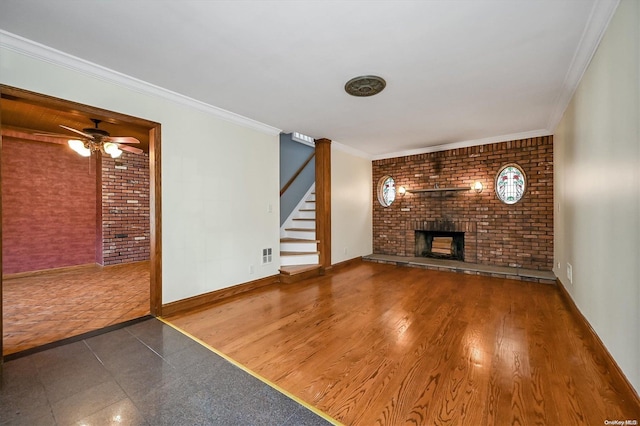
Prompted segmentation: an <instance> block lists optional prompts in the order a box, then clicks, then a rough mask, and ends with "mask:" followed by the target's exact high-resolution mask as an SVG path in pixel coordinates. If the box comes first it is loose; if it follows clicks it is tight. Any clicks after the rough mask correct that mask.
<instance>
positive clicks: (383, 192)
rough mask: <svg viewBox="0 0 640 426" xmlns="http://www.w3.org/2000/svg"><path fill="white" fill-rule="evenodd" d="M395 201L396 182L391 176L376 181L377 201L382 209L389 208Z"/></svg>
mask: <svg viewBox="0 0 640 426" xmlns="http://www.w3.org/2000/svg"><path fill="white" fill-rule="evenodd" d="M395 199H396V182H395V181H394V180H393V178H392V177H391V176H383V177H382V178H381V179H380V180H379V181H378V201H379V202H380V204H382V206H383V207H389V206H390V205H391V203H393V201H394V200H395Z"/></svg>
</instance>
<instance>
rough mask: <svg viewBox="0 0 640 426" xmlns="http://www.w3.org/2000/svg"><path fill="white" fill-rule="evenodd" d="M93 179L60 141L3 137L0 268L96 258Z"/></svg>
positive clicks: (59, 264)
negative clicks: (49, 141)
mask: <svg viewBox="0 0 640 426" xmlns="http://www.w3.org/2000/svg"><path fill="white" fill-rule="evenodd" d="M95 179H96V177H95V167H93V168H92V167H91V163H90V159H88V158H83V157H80V156H79V155H77V154H76V153H75V152H73V151H71V150H70V149H68V147H66V146H65V145H58V144H53V143H42V142H32V141H25V140H21V139H14V138H10V137H3V139H2V240H3V244H2V262H3V273H5V274H13V273H19V272H27V271H38V270H44V269H51V268H60V267H66V266H74V265H83V264H88V263H94V262H95V256H96V253H95V239H96V231H95V230H96V180H95Z"/></svg>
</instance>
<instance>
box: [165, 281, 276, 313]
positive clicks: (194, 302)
mask: <svg viewBox="0 0 640 426" xmlns="http://www.w3.org/2000/svg"><path fill="white" fill-rule="evenodd" d="M279 282H280V276H279V275H271V276H268V277H265V278H260V279H257V280H254V281H249V282H246V283H243V284H238V285H235V286H233V287H227V288H223V289H220V290H215V291H211V292H209V293H204V294H199V295H197V296H192V297H188V298H186V299H182V300H176V301H175V302H170V303H167V304H164V305H162V316H163V317H165V318H166V317H168V316H171V315H175V314H177V313H179V312H183V311H189V310H192V309H196V308H199V307H202V306H205V305H208V304H211V303H214V302H218V301H220V300H223V299H227V298H229V297H232V296H236V295H238V294H242V293H246V292H248V291H251V290H255V289H257V288H261V287H266V286H268V285H271V284H277V283H279Z"/></svg>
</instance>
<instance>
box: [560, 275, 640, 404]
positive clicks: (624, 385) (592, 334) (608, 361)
mask: <svg viewBox="0 0 640 426" xmlns="http://www.w3.org/2000/svg"><path fill="white" fill-rule="evenodd" d="M556 284H557V287H558V290H559V291H560V294H561V295H562V298H563V299H564V302H565V304H566V306H567V308H568V309H569V311H570V312H571V314H572V315H574V317H575V318H576V319H577V320H578V323H579V324H580V327H582V330H583V331H584V333H585V335H586V336H587V338H588V339H589V340H590V341H591V344H592V345H593V348H594V349H595V355H596V356H599V357H601V358H602V360H603V361H604V363H605V365H607V366H608V367H609V370H610V371H611V378H612V381H613V383H614V384H615V386H616V389H620V390H627V391H628V394H629V396H630V397H631V398H633V399H634V400H635V403H636V404H637V405H640V396H638V392H637V391H636V390H635V389H634V387H633V385H632V384H631V382H630V381H629V379H627V376H625V374H624V372H623V371H622V369H620V366H619V365H618V363H617V362H616V360H615V359H614V358H613V356H612V355H611V353H610V352H609V350H608V349H607V347H606V346H605V345H604V343H603V342H602V340H601V339H600V336H598V334H597V333H596V331H595V330H594V329H593V327H591V324H590V323H589V321H588V320H587V318H586V317H585V316H584V315H583V314H582V312H580V309H578V306H577V305H576V303H575V302H574V301H573V298H572V297H571V294H569V292H568V291H567V289H566V287H565V286H564V284H563V283H562V281H560V278H556Z"/></svg>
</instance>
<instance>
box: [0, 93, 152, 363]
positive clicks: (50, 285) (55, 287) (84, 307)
mask: <svg viewBox="0 0 640 426" xmlns="http://www.w3.org/2000/svg"><path fill="white" fill-rule="evenodd" d="M0 107H1V108H0V130H1V134H2V138H1V139H0V148H3V144H6V146H7V147H9V145H13V146H16V144H18V145H17V146H19V147H20V148H21V149H23V150H24V149H28V146H27V145H29V144H35V145H32V146H39V147H41V148H42V147H45V148H44V149H45V150H48V151H51V152H54V151H55V152H61V150H62V149H63V148H64V150H65V151H66V153H65V154H64V155H67V157H68V159H69V161H71V162H73V161H78V160H85V162H84V163H83V164H85V165H86V170H85V172H86V173H85V174H86V175H87V176H88V179H89V180H91V179H93V182H94V183H95V187H94V188H93V190H94V191H95V192H96V193H99V195H94V203H95V204H94V210H93V211H94V213H95V218H94V230H93V232H94V239H93V242H94V244H93V251H91V249H87V250H86V252H88V254H87V253H85V254H84V256H85V258H82V256H83V255H82V250H76V252H77V253H76V254H74V255H77V256H80V258H79V259H75V260H73V259H72V260H69V259H68V258H69V256H67V259H66V260H64V261H62V262H61V264H62V265H63V267H56V266H54V267H51V266H52V265H57V264H56V262H55V259H53V260H51V259H49V261H50V263H46V261H45V262H44V263H40V264H36V265H31V266H29V265H22V266H21V267H17V269H16V266H15V262H13V261H14V260H15V259H12V260H11V261H12V262H13V263H12V266H11V268H9V269H7V270H5V269H0V271H2V274H0V276H1V277H2V278H0V296H1V300H2V301H5V302H9V303H12V304H13V303H16V304H17V305H16V306H12V307H11V309H12V310H13V308H17V309H18V311H19V310H20V307H21V305H24V307H25V310H24V314H25V315H22V316H20V315H18V316H16V317H15V318H17V320H15V321H17V322H19V321H20V318H22V319H23V320H25V319H27V317H28V319H29V320H33V318H34V317H37V316H38V313H42V314H44V313H45V312H46V313H48V314H50V315H49V317H56V316H59V317H61V318H62V319H64V321H65V323H64V327H61V328H64V329H65V330H67V331H66V332H65V333H66V334H71V335H66V334H65V333H62V331H64V330H55V329H54V330H45V331H48V332H51V333H50V334H51V336H52V338H54V339H56V340H60V339H64V338H66V337H72V335H77V334H82V333H84V332H87V331H90V330H87V327H89V328H92V327H94V328H95V329H99V328H102V327H104V326H106V325H110V324H109V322H110V321H111V322H112V321H113V320H112V319H108V318H107V317H109V318H111V317H113V316H114V314H115V315H116V318H119V317H118V315H119V314H117V312H124V313H123V314H122V317H121V318H123V320H128V319H134V318H133V317H135V316H138V315H141V314H151V315H153V316H159V315H160V314H161V312H160V309H161V302H162V296H161V288H162V287H161V286H162V283H161V277H162V273H161V257H160V256H161V245H160V244H161V238H160V237H161V227H160V225H161V208H160V206H161V199H160V196H161V186H160V184H161V180H160V124H158V123H155V122H152V121H149V120H144V119H140V118H136V117H131V116H127V115H124V114H120V113H116V112H112V111H107V110H103V109H100V108H96V107H91V106H87V105H83V104H78V103H75V102H71V101H66V100H62V99H58V98H53V97H50V96H46V95H41V94H37V93H34V92H29V91H25V90H22V89H17V88H13V87H9V86H4V85H0ZM91 119H99V120H102V122H103V124H104V126H105V128H107V129H108V130H109V131H111V132H112V134H113V135H114V136H120V135H124V134H126V135H127V136H133V137H135V138H137V139H139V140H140V142H141V144H140V147H141V148H143V151H144V154H143V155H142V156H141V157H133V158H135V161H138V163H139V162H140V158H142V157H143V158H145V160H143V161H145V162H146V164H145V166H148V171H147V172H146V173H147V174H148V180H147V181H146V182H143V183H142V185H145V186H146V187H147V188H146V189H147V191H146V197H147V203H146V207H144V208H142V209H134V208H132V209H131V210H130V211H125V208H126V207H127V206H126V204H131V205H134V204H137V203H138V202H139V201H138V200H136V199H135V197H133V196H132V197H129V198H128V199H126V200H124V203H120V204H118V203H115V204H113V203H112V204H108V202H109V200H108V198H109V197H112V201H114V200H115V199H116V198H120V200H119V201H122V197H121V195H122V194H114V193H113V192H114V191H113V190H112V189H113V188H115V187H128V186H131V185H134V186H135V185H140V184H141V183H140V182H139V181H140V180H141V178H140V176H139V175H135V174H134V173H132V174H131V176H128V175H127V174H126V173H123V174H122V175H123V176H124V177H123V176H116V173H111V172H107V173H106V174H105V173H104V170H107V171H108V170H111V171H116V172H123V171H125V172H126V171H127V170H126V169H127V167H128V166H127V165H126V163H127V162H126V156H123V157H121V158H120V159H119V160H118V161H114V160H113V159H111V158H108V157H107V158H104V159H103V158H102V156H100V155H96V156H95V157H93V156H92V157H91V158H82V159H79V158H75V157H72V156H71V154H74V155H77V154H75V153H73V152H69V151H70V150H69V149H68V148H67V147H66V145H60V140H61V138H59V137H58V138H57V139H56V138H55V137H50V136H51V135H48V134H60V133H64V130H63V129H61V128H60V127H59V126H60V124H62V125H65V126H68V127H72V128H76V129H82V128H83V127H89V126H88V125H87V124H90V120H91ZM103 124H101V127H103ZM38 138H40V139H44V140H38ZM47 139H50V140H47ZM70 139H73V137H70ZM19 142H22V145H20V144H19ZM42 142H48V143H42ZM52 142H54V143H52ZM55 142H58V144H57V145H56V143H55ZM63 143H65V144H66V141H63ZM2 150H3V149H2ZM126 154H129V153H126ZM129 155H130V156H132V155H135V154H129ZM0 158H2V160H3V167H5V164H4V163H5V160H6V159H7V158H6V157H5V156H3V155H0ZM14 158H17V157H15V156H14ZM25 158H26V160H25ZM48 160H49V161H50V162H51V161H52V163H51V164H52V166H51V167H57V168H58V169H62V170H61V173H62V174H64V173H66V172H67V171H68V170H65V168H64V167H62V166H63V165H62V160H55V159H53V158H52V159H48ZM23 161H29V157H28V156H26V157H25V156H23ZM135 161H134V163H135ZM45 163H46V162H45ZM6 168H7V169H8V168H9V167H6ZM59 171H60V170H59ZM91 173H93V177H92V176H91ZM3 174H4V173H3ZM1 175H2V174H0V189H3V192H5V193H6V190H7V188H8V186H7V187H5V186H4V185H5V184H7V183H9V182H4V181H3V179H2V176H1ZM104 176H106V177H104ZM85 177H86V176H85ZM58 179H62V178H56V179H53V180H51V181H47V180H46V178H45V179H44V182H43V183H42V185H41V186H42V188H41V189H42V191H43V192H45V193H47V191H48V193H49V195H48V196H49V198H51V194H53V195H55V194H56V191H58V193H60V192H61V191H62V192H71V193H73V194H71V195H72V196H71V197H69V194H66V202H69V200H74V198H73V195H74V194H75V192H76V191H80V192H82V191H84V192H88V193H91V188H87V187H86V186H85V187H83V188H80V187H79V186H78V187H70V188H69V187H67V188H62V190H61V188H60V187H57V186H56V185H57V184H58ZM109 179H111V180H112V181H111V182H104V180H109ZM116 179H125V180H126V181H127V182H126V185H125V181H117V180H116ZM118 182H120V183H121V184H118ZM105 188H106V191H109V192H108V193H107V196H106V197H107V200H106V201H105V194H102V192H103V190H105ZM120 189H122V188H120ZM138 189H139V188H138ZM129 190H130V192H131V194H133V193H134V192H138V193H139V192H141V191H136V190H133V189H131V188H129V189H127V191H129ZM142 192H144V191H142ZM25 195H26V194H25ZM75 195H77V194H75ZM137 195H140V194H137ZM12 196H14V197H13V198H14V200H15V199H16V197H18V199H19V197H20V194H12ZM90 197H91V195H90V194H89V196H87V197H85V201H84V202H85V204H87V203H90V200H91V198H90ZM6 198H7V202H8V201H9V198H10V197H9V196H8V195H7V196H6ZM62 198H63V197H62V195H61V196H60V199H62ZM77 198H78V199H79V198H80V197H79V196H78V197H77ZM54 201H55V199H54ZM71 202H72V203H73V201H71ZM14 204H15V203H14ZM116 204H117V205H116ZM123 204H124V205H123ZM0 205H2V204H1V200H0ZM85 207H87V209H85V210H84V211H91V210H90V208H88V206H85ZM53 210H54V208H52V207H47V212H45V215H44V216H41V217H50V219H51V220H52V221H53V222H54V226H55V222H56V221H59V223H62V222H70V224H69V223H68V226H67V227H66V228H64V230H63V227H62V226H61V227H60V229H61V232H60V233H59V234H58V235H57V237H58V239H61V240H64V239H65V238H67V240H68V237H69V235H68V234H70V233H73V232H74V231H72V230H73V227H74V226H75V225H76V223H77V224H79V223H80V222H82V218H81V217H79V215H73V214H68V215H62V216H55V214H51V215H49V216H47V214H46V213H49V211H51V212H52V213H53ZM80 210H82V209H78V211H80ZM66 211H70V210H69V209H67V210H66ZM71 211H73V208H71ZM3 215H4V213H3ZM144 215H146V222H145V221H144V220H143V218H144ZM25 216H26V214H25ZM69 216H71V217H69ZM103 216H106V217H103ZM124 216H127V217H126V220H124V221H120V220H119V219H122V218H123V217H124ZM85 219H86V218H85ZM89 219H91V218H89ZM104 219H106V222H108V223H105V221H104ZM47 220H48V219H47ZM19 221H20V219H18V220H17V222H19ZM3 222H5V221H4V220H3ZM31 222H38V221H31ZM85 222H87V223H90V222H91V220H88V221H85ZM123 222H125V223H126V225H127V226H128V228H127V229H130V230H133V229H134V228H137V229H135V231H132V232H129V231H122V229H124V228H122V226H123V225H122V223H123ZM118 223H119V226H120V228H118ZM114 224H115V225H114ZM40 225H42V224H41V223H30V224H29V223H27V224H26V227H25V229H28V228H29V227H38V226H40ZM12 226H13V224H12ZM78 226H79V225H78ZM85 228H86V224H85ZM107 228H109V229H107ZM142 228H144V229H142ZM87 229H88V228H87ZM87 229H85V232H87ZM106 230H110V231H111V232H110V233H109V232H105V231H106ZM0 231H2V228H1V227H0ZM9 231H11V232H9ZM14 231H15V229H7V230H6V232H4V233H2V232H0V235H3V236H4V237H3V238H2V239H0V249H2V250H0V253H6V252H7V250H5V247H4V246H3V243H4V244H7V243H10V241H9V240H8V237H7V236H8V235H9V234H11V233H13V234H14V235H15V234H16V233H15V232H14ZM26 234H27V232H26V231H25V235H26ZM129 234H131V235H129ZM18 235H19V232H18ZM67 240H65V241H67ZM72 240H73V238H72V239H71V241H72ZM87 241H88V240H87V239H85V242H84V243H78V244H80V245H82V244H85V245H86V244H87ZM65 244H66V246H67V247H68V250H67V251H69V252H70V251H72V250H71V249H72V248H74V249H77V248H75V247H72V246H73V245H74V244H75V243H73V242H66V243H65ZM136 244H137V245H138V246H141V247H143V251H144V250H145V249H146V255H145V254H144V253H143V254H142V255H141V254H139V253H138V252H139V250H138V252H136V251H135V250H136V249H135V248H134V247H133V246H134V245H136ZM139 248H140V247H138V249H139ZM27 251H29V250H27ZM31 251H33V250H31ZM62 251H64V250H60V249H57V250H56V249H54V250H52V251H50V252H49V253H48V256H49V257H56V256H59V257H60V258H64V257H65V255H69V254H70V253H61V252H62ZM56 252H58V253H56ZM14 254H15V253H12V256H13V255H14ZM22 255H23V256H22V258H23V259H31V260H33V257H35V253H32V254H31V255H30V253H29V252H27V253H22ZM1 256H2V255H0V265H4V264H5V263H6V262H7V261H9V260H10V259H9V257H8V256H7V259H3V257H1ZM5 256H6V255H5ZM87 256H89V258H91V257H92V258H93V259H94V261H91V260H89V261H87V258H86V257H87ZM14 257H15V256H14ZM71 257H73V256H71ZM41 260H42V259H41ZM105 260H106V261H105ZM65 263H66V265H65ZM38 265H39V266H38ZM42 265H44V267H42ZM47 265H49V267H47ZM20 268H22V271H21V272H16V271H18V270H20ZM3 278H4V279H3ZM6 278H9V279H6ZM141 281H142V282H143V286H144V287H145V288H143V289H142V290H140V288H139V287H140V282H141ZM65 285H66V287H65ZM25 286H31V288H32V289H34V291H31V292H29V288H28V287H25ZM118 286H121V287H118ZM16 288H17V289H18V290H19V291H18V292H17V293H16V292H15V291H14V290H16ZM9 290H11V292H9ZM36 290H37V291H36ZM107 290H108V291H112V292H114V294H118V295H121V296H122V297H121V298H120V299H118V300H116V299H115V298H113V297H112V298H111V300H108V299H109V296H108V291H107ZM141 291H142V292H143V293H144V294H142V302H140V300H141V294H140V292H141ZM128 292H129V293H128ZM10 293H11V294H12V295H13V294H19V296H18V299H15V300H12V301H10V300H8V299H6V297H8V296H9V295H10ZM99 294H100V295H102V296H103V298H101V297H99ZM12 297H13V296H12ZM105 298H106V299H105ZM42 300H44V302H42ZM52 301H55V303H54V302H52ZM34 303H36V304H37V305H34ZM140 303H142V305H143V306H140ZM79 305H81V308H80V309H79V311H81V312H80V313H77V315H79V317H82V319H83V321H84V322H85V323H88V325H87V324H84V325H83V326H78V327H75V328H74V319H73V315H75V314H76V310H78V309H77V308H78V306H79ZM27 308H29V309H27ZM8 311H9V309H7V312H8ZM51 311H53V312H51ZM0 313H2V308H1V304H0ZM5 313H6V312H5ZM87 320H88V321H87ZM29 328H31V329H33V328H35V329H36V331H38V329H44V328H55V327H51V326H50V325H47V324H44V323H43V324H40V325H39V326H36V327H34V326H33V323H32V322H30V323H29ZM6 331H7V327H5V326H4V325H3V324H0V334H2V336H3V341H5V340H6V334H7V333H6ZM24 331H25V332H27V333H28V331H29V330H24ZM40 331H42V330H40ZM14 337H15V336H14ZM17 337H18V338H17V339H14V340H21V336H17ZM22 340H24V339H22ZM32 340H33V339H32ZM35 343H45V342H40V341H35ZM46 343H48V342H46ZM5 349H9V348H6V347H5V346H4V345H3V344H0V352H1V353H7V350H5ZM15 349H16V348H13V349H11V351H15ZM20 349H23V347H22V346H21V347H20V348H18V350H20ZM0 359H1V358H0Z"/></svg>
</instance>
